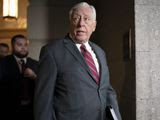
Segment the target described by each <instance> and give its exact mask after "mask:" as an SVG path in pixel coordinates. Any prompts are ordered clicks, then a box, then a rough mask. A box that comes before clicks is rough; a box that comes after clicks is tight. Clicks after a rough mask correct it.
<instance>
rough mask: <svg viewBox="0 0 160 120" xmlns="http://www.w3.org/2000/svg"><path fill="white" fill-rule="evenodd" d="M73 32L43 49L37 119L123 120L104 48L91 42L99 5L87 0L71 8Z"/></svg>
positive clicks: (38, 81) (38, 83)
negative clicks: (93, 4) (110, 77)
mask: <svg viewBox="0 0 160 120" xmlns="http://www.w3.org/2000/svg"><path fill="white" fill-rule="evenodd" d="M69 19H70V32H69V34H68V35H67V36H66V37H65V38H64V39H60V40H57V41H56V42H54V43H51V44H49V45H46V46H44V47H43V48H42V50H41V55H40V66H39V73H38V80H37V84H36V91H35V101H34V112H35V120H111V119H113V118H109V117H110V112H109V111H110V110H111V113H112V115H113V117H114V119H117V120H121V117H120V113H119V109H118V105H117V100H116V94H115V91H114V90H113V88H112V87H111V85H110V82H109V73H108V67H107V63H106V58H105V53H104V51H103V50H102V49H101V48H100V47H99V46H97V45H96V44H94V43H92V42H90V41H89V40H90V36H91V34H92V32H94V31H95V28H96V11H95V8H94V7H93V6H91V5H89V4H88V3H86V2H81V3H79V4H77V5H75V6H74V7H73V8H72V9H71V10H70V12H69Z"/></svg>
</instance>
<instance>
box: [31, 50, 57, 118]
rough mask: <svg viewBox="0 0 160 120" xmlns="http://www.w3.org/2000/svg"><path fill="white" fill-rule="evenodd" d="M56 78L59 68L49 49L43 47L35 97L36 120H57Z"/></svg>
mask: <svg viewBox="0 0 160 120" xmlns="http://www.w3.org/2000/svg"><path fill="white" fill-rule="evenodd" d="M56 76H57V66H56V62H55V59H54V57H53V56H52V55H51V53H50V51H49V50H48V49H47V47H43V48H42V49H41V53H40V61H39V67H38V79H37V82H36V88H35V97H34V117H35V120H56V116H55V111H54V108H53V99H54V87H55V83H56Z"/></svg>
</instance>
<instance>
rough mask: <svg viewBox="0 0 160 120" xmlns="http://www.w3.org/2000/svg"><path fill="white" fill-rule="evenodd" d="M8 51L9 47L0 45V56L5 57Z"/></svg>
mask: <svg viewBox="0 0 160 120" xmlns="http://www.w3.org/2000/svg"><path fill="white" fill-rule="evenodd" d="M8 53H9V48H7V47H4V46H0V57H5V56H7V55H8Z"/></svg>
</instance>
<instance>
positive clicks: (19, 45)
mask: <svg viewBox="0 0 160 120" xmlns="http://www.w3.org/2000/svg"><path fill="white" fill-rule="evenodd" d="M13 53H14V54H15V55H16V56H17V57H19V58H24V57H26V56H27V55H28V41H27V40H26V39H24V38H16V42H15V44H14V45H13Z"/></svg>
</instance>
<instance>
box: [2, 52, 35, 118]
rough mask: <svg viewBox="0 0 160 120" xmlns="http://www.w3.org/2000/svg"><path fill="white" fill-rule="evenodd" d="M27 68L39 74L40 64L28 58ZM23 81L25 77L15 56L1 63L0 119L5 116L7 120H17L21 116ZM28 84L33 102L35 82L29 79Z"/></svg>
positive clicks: (10, 56) (4, 59)
mask: <svg viewBox="0 0 160 120" xmlns="http://www.w3.org/2000/svg"><path fill="white" fill-rule="evenodd" d="M26 66H27V67H29V68H31V69H32V70H33V71H34V72H37V68H38V62H37V61H36V60H33V59H31V58H27V63H26ZM22 79H23V76H22V74H21V73H20V70H19V67H18V64H17V62H16V59H15V58H14V56H13V55H9V56H7V57H5V58H3V59H2V60H1V61H0V96H1V99H0V106H1V107H0V109H1V111H2V112H1V113H0V117H2V116H5V117H4V118H5V120H8V119H10V118H12V119H14V118H15V119H17V118H18V116H20V114H19V111H20V108H21V106H20V101H21V99H20V95H21V90H22V89H21V87H22ZM28 83H29V93H30V97H31V99H32V100H33V93H34V85H35V81H34V80H31V79H28ZM31 104H33V102H31ZM2 118H3V117H2ZM4 118H3V119H4ZM0 119H1V118H0Z"/></svg>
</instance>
